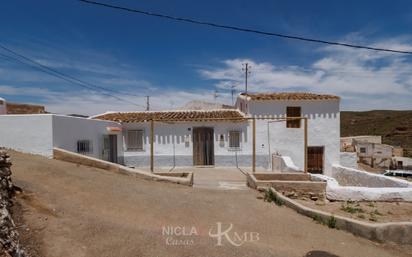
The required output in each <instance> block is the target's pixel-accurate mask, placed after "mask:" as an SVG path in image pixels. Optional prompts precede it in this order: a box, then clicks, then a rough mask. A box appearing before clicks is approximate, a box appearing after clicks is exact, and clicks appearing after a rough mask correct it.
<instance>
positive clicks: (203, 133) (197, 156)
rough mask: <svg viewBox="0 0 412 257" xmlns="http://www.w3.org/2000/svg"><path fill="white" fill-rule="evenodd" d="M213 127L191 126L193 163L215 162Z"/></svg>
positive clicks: (208, 163) (206, 163)
mask: <svg viewBox="0 0 412 257" xmlns="http://www.w3.org/2000/svg"><path fill="white" fill-rule="evenodd" d="M213 137H214V132H213V128H193V165H194V166H204V165H214V164H215V153H214V140H213Z"/></svg>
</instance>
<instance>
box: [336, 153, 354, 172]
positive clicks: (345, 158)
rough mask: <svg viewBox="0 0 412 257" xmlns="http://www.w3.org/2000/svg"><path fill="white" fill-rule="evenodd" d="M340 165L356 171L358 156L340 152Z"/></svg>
mask: <svg viewBox="0 0 412 257" xmlns="http://www.w3.org/2000/svg"><path fill="white" fill-rule="evenodd" d="M340 165H342V166H345V167H349V168H354V169H357V168H358V154H357V153H355V152H340Z"/></svg>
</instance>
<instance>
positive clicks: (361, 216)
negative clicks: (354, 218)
mask: <svg viewBox="0 0 412 257" xmlns="http://www.w3.org/2000/svg"><path fill="white" fill-rule="evenodd" d="M358 218H360V219H364V218H366V217H365V215H363V214H359V215H358Z"/></svg>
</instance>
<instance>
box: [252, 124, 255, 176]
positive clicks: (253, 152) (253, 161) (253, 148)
mask: <svg viewBox="0 0 412 257" xmlns="http://www.w3.org/2000/svg"><path fill="white" fill-rule="evenodd" d="M252 122H253V127H252V129H253V132H252V134H253V135H252V137H253V147H252V171H253V172H255V171H256V119H253V120H252Z"/></svg>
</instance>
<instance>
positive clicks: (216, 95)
mask: <svg viewBox="0 0 412 257" xmlns="http://www.w3.org/2000/svg"><path fill="white" fill-rule="evenodd" d="M218 97H219V95H218V93H217V90H216V89H215V91H214V92H213V98H214V99H215V104H216V103H217V102H216V99H217V98H218Z"/></svg>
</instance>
